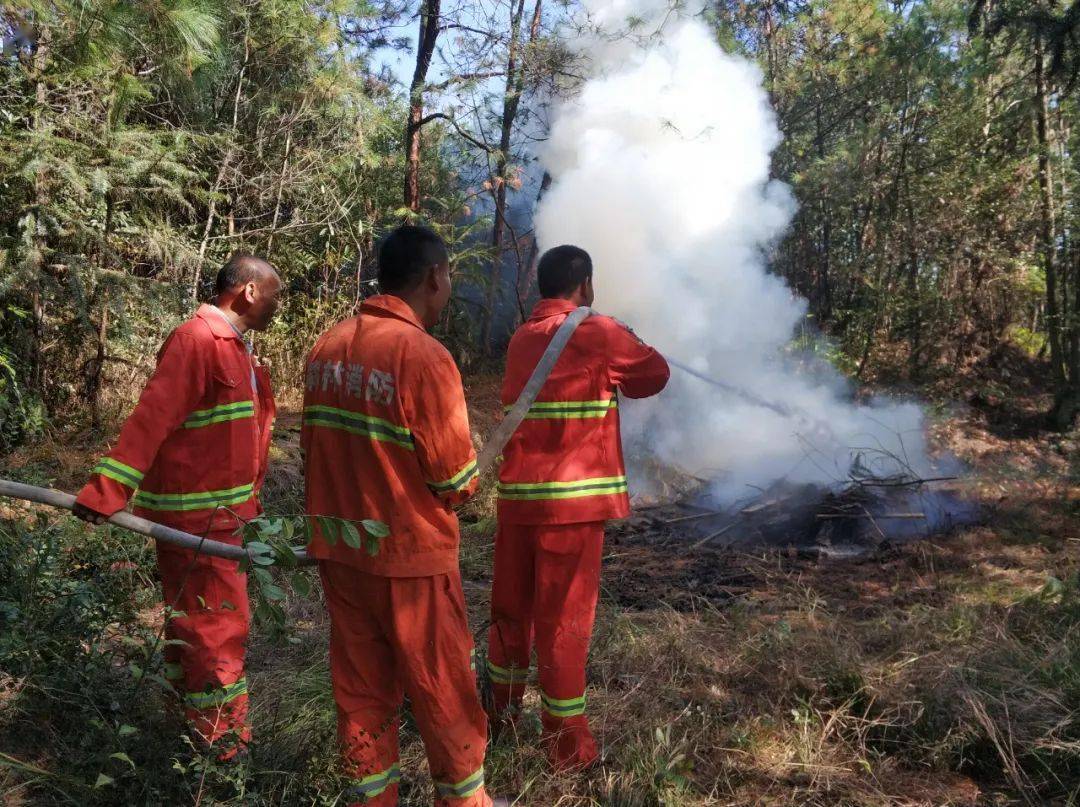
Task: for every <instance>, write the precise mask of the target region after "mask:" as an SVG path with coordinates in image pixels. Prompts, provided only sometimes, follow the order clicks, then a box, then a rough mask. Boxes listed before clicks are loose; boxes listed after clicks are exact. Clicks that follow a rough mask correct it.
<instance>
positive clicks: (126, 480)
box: [93, 457, 143, 490]
mask: <svg viewBox="0 0 1080 807" xmlns="http://www.w3.org/2000/svg"><path fill="white" fill-rule="evenodd" d="M93 473H95V474H101V475H102V476H107V477H108V478H109V479H112V480H113V481H114V482H119V483H120V484H121V485H127V486H128V487H129V488H131V489H132V490H134V489H135V488H137V487H139V483H140V482H142V479H143V474H142V471H137V470H135V469H134V468H132V467H131V466H130V465H125V464H124V463H122V462H120V461H118V460H114V459H113V458H112V457H102V458H101V459H100V460H98V464H97V465H95V466H94V470H93Z"/></svg>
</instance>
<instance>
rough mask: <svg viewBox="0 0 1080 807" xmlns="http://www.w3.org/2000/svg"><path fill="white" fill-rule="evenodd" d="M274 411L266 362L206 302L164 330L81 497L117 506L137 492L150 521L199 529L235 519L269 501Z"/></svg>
mask: <svg viewBox="0 0 1080 807" xmlns="http://www.w3.org/2000/svg"><path fill="white" fill-rule="evenodd" d="M253 380H254V382H255V386H254V388H253V386H252V381H253ZM274 414H275V406H274V395H273V392H272V391H271V388H270V375H269V373H268V371H267V369H266V368H265V367H261V366H260V367H255V366H254V362H253V359H252V357H251V355H250V354H249V353H248V350H247V347H246V346H245V345H244V343H243V340H242V339H241V338H240V336H239V334H237V332H236V331H235V330H233V327H232V326H231V325H230V324H229V322H228V321H227V320H226V319H225V318H224V317H223V316H222V315H221V314H220V313H219V312H218V311H216V310H215V309H214V308H213V306H209V305H203V306H201V307H200V308H199V310H198V311H197V312H196V313H195V316H194V317H192V318H191V319H189V320H188V321H187V322H185V323H184V324H182V325H181V326H180V327H178V328H177V329H176V330H174V331H173V332H172V333H171V334H169V337H168V339H166V340H165V344H164V345H162V347H161V350H160V351H158V356H157V369H156V370H155V371H154V374H153V375H152V376H151V377H150V381H149V382H147V384H146V387H145V388H144V389H143V392H142V395H141V396H140V397H139V402H138V404H136V406H135V409H134V411H133V412H132V413H131V415H130V417H128V419H127V422H126V423H124V427H123V429H122V430H121V432H120V437H119V439H118V440H117V443H116V446H115V448H113V449H112V451H110V452H109V453H108V454H107V455H106V456H104V457H102V459H101V460H100V461H99V462H98V464H97V465H96V466H95V468H94V472H93V475H92V476H91V477H90V481H89V482H88V483H87V484H86V486H85V487H84V488H83V489H82V490H81V491H80V492H79V495H78V497H77V501H78V502H79V503H81V504H84V505H86V506H87V507H89V508H90V509H92V510H95V511H96V512H98V513H102V514H104V515H112V514H113V513H115V512H117V511H118V510H122V509H123V508H124V506H125V505H126V504H127V501H128V499H129V498H130V497H131V496H132V495H133V494H134V505H135V506H134V512H135V514H136V515H139V516H142V517H143V518H148V519H151V520H152V521H157V522H159V523H162V524H168V525H169V526H172V527H176V528H177V529H181V530H186V531H188V532H193V533H195V534H200V535H201V534H203V533H205V532H207V531H208V530H221V529H228V528H230V527H235V526H237V517H239V518H241V519H247V518H252V517H254V516H256V515H258V514H259V513H260V512H261V511H262V508H261V505H260V503H259V498H258V492H259V490H260V488H261V487H262V482H263V478H264V477H265V476H266V464H267V453H268V451H269V448H270V435H271V432H272V430H273V422H274ZM230 511H231V512H230ZM234 514H235V515H234Z"/></svg>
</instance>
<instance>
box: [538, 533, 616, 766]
mask: <svg viewBox="0 0 1080 807" xmlns="http://www.w3.org/2000/svg"><path fill="white" fill-rule="evenodd" d="M603 543H604V525H603V522H590V523H586V524H566V525H545V526H542V527H537V533H536V587H535V591H536V594H535V597H536V601H535V613H536V617H535V621H534V631H535V635H536V655H537V661H538V667H539V679H540V689H541V703H542V704H543V711H542V714H541V722H542V723H543V727H544V736H545V747H546V749H547V751H548V754H549V756H550V758H551V760H552V762H553V763H554V764H555V765H556V766H557V767H573V766H577V765H585V764H588V763H590V762H592V761H593V760H595V759H596V757H597V749H596V742H595V740H594V739H593V736H592V733H591V732H590V731H589V727H588V721H587V719H586V718H585V663H586V660H587V658H588V654H589V641H590V639H591V637H592V629H593V621H594V619H595V617H596V601H597V599H598V596H599V589H600V557H601V554H602V551H603Z"/></svg>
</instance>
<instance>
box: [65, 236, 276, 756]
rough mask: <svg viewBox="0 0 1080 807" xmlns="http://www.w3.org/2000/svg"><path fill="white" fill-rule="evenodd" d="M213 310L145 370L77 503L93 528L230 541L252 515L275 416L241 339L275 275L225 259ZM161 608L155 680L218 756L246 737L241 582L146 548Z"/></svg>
mask: <svg viewBox="0 0 1080 807" xmlns="http://www.w3.org/2000/svg"><path fill="white" fill-rule="evenodd" d="M215 290H216V297H215V304H214V305H203V306H201V307H200V308H199V309H198V311H196V312H195V316H193V317H192V318H191V319H189V320H188V321H187V322H185V323H184V324H182V325H181V326H180V327H178V328H177V329H176V330H174V331H173V332H172V333H171V334H170V335H169V337H168V339H166V340H165V344H164V345H162V347H161V350H160V351H159V352H158V356H157V369H156V370H155V371H154V374H153V376H151V378H150V381H149V382H148V383H147V385H146V387H145V389H143V392H142V395H141V396H140V397H139V402H138V404H137V405H136V406H135V409H134V411H133V412H132V413H131V415H130V417H128V419H127V422H126V423H124V427H123V429H122V430H121V432H120V437H119V439H118V440H117V442H116V446H115V448H113V449H112V451H110V452H109V453H108V454H107V455H106V456H104V457H102V458H101V460H100V461H99V462H98V464H97V465H96V466H95V467H94V471H93V475H92V476H91V477H90V481H89V482H87V483H86V485H85V487H83V489H82V490H81V491H80V492H79V495H78V497H77V498H76V505H75V515H77V516H79V517H80V518H83V519H85V520H87V521H90V522H92V523H95V524H100V523H102V522H103V521H104V520H105V519H106V518H108V517H109V516H111V515H113V514H114V513H116V512H117V511H119V510H122V509H124V507H125V506H126V505H127V502H128V499H129V498H132V496H134V512H135V514H136V515H138V516H142V517H143V518H148V519H151V520H152V521H157V522H159V523H161V524H166V525H168V526H170V527H175V528H177V529H180V530H184V531H186V532H191V533H194V534H196V535H201V536H206V537H207V538H210V539H213V540H215V541H222V542H225V543H230V544H239V543H240V536H239V534H238V527H239V526H240V523H241V522H242V521H243V520H245V519H250V518H252V517H254V516H256V515H258V514H259V513H260V512H261V510H262V508H261V505H260V503H259V498H258V494H259V489H260V488H261V486H262V482H263V478H264V477H265V475H266V461H267V452H268V450H269V447H270V433H271V430H272V428H273V421H274V412H275V410H274V396H273V392H272V391H271V389H270V376H269V373H268V371H267V368H266V367H264V366H262V365H261V364H260V363H259V362H258V360H257V359H256V358H255V357H254V355H253V354H252V352H251V348H250V346H249V344H248V343H247V341H246V339H245V334H246V332H247V331H248V330H256V331H261V330H265V329H266V327H267V326H268V325H269V324H270V321H271V319H272V318H273V315H274V312H275V311H276V310H277V306H278V296H279V294H280V292H281V280H280V278H279V277H278V275H277V273H276V272H275V271H274V269H273V268H272V267H271V266H270V265H269V264H268V263H266V262H265V261H263V260H261V259H259V258H256V257H253V256H251V255H240V254H238V255H234V256H233V257H231V258H230V259H229V261H228V262H227V263H226V264H225V266H224V267H223V268H222V269H221V271H220V272H219V273H218V276H217V283H216V289H215ZM157 560H158V572H159V574H160V576H161V587H162V591H163V594H164V601H165V603H166V605H167V606H169V607H170V608H171V609H172V610H174V611H177V612H180V615H178V616H176V617H173V618H171V619H169V620H168V622H167V623H166V631H165V635H166V637H167V638H168V639H172V640H178V641H176V642H173V643H170V644H169V645H167V646H166V649H165V660H166V666H165V675H166V677H168V678H169V679H170V680H171V681H172V683H173V685H174V686H175V687H176V688H177V689H178V690H179V691H180V692H181V693H182V694H183V697H184V710H185V713H186V715H187V718H188V720H189V721H190V723H191V724H192V727H193V728H194V730H195V732H196V735H197V737H198V738H199V739H200V740H201V741H202V742H203V743H204V744H205V746H206V747H207V748H208V749H212V750H214V751H216V752H217V755H218V758H219V759H222V760H226V759H231V758H233V757H234V756H235V755H236V754H237V752H238V751H240V750H242V748H243V745H244V744H246V743H247V741H248V740H249V739H250V732H249V729H248V725H247V697H248V696H247V682H246V680H245V678H244V653H245V649H246V645H247V637H248V617H249V614H248V597H247V578H246V575H245V574H244V573H243V572H241V571H240V570H239V569H238V565H237V562H236V561H234V560H225V559H224V558H216V557H211V556H209V555H203V554H196V553H195V552H193V551H191V550H188V549H182V548H180V547H175V546H170V545H169V544H163V543H159V544H158V545H157Z"/></svg>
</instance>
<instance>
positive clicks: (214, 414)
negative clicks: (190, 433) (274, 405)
mask: <svg viewBox="0 0 1080 807" xmlns="http://www.w3.org/2000/svg"><path fill="white" fill-rule="evenodd" d="M253 417H255V402H254V401H233V402H232V403H226V404H221V405H219V406H212V407H210V408H209V409H196V410H195V411H194V412H192V413H191V414H190V415H188V419H187V420H185V421H184V424H183V425H184V428H185V429H197V428H199V427H200V426H210V425H212V424H214V423H225V422H226V421H229V420H240V419H241V418H253Z"/></svg>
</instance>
